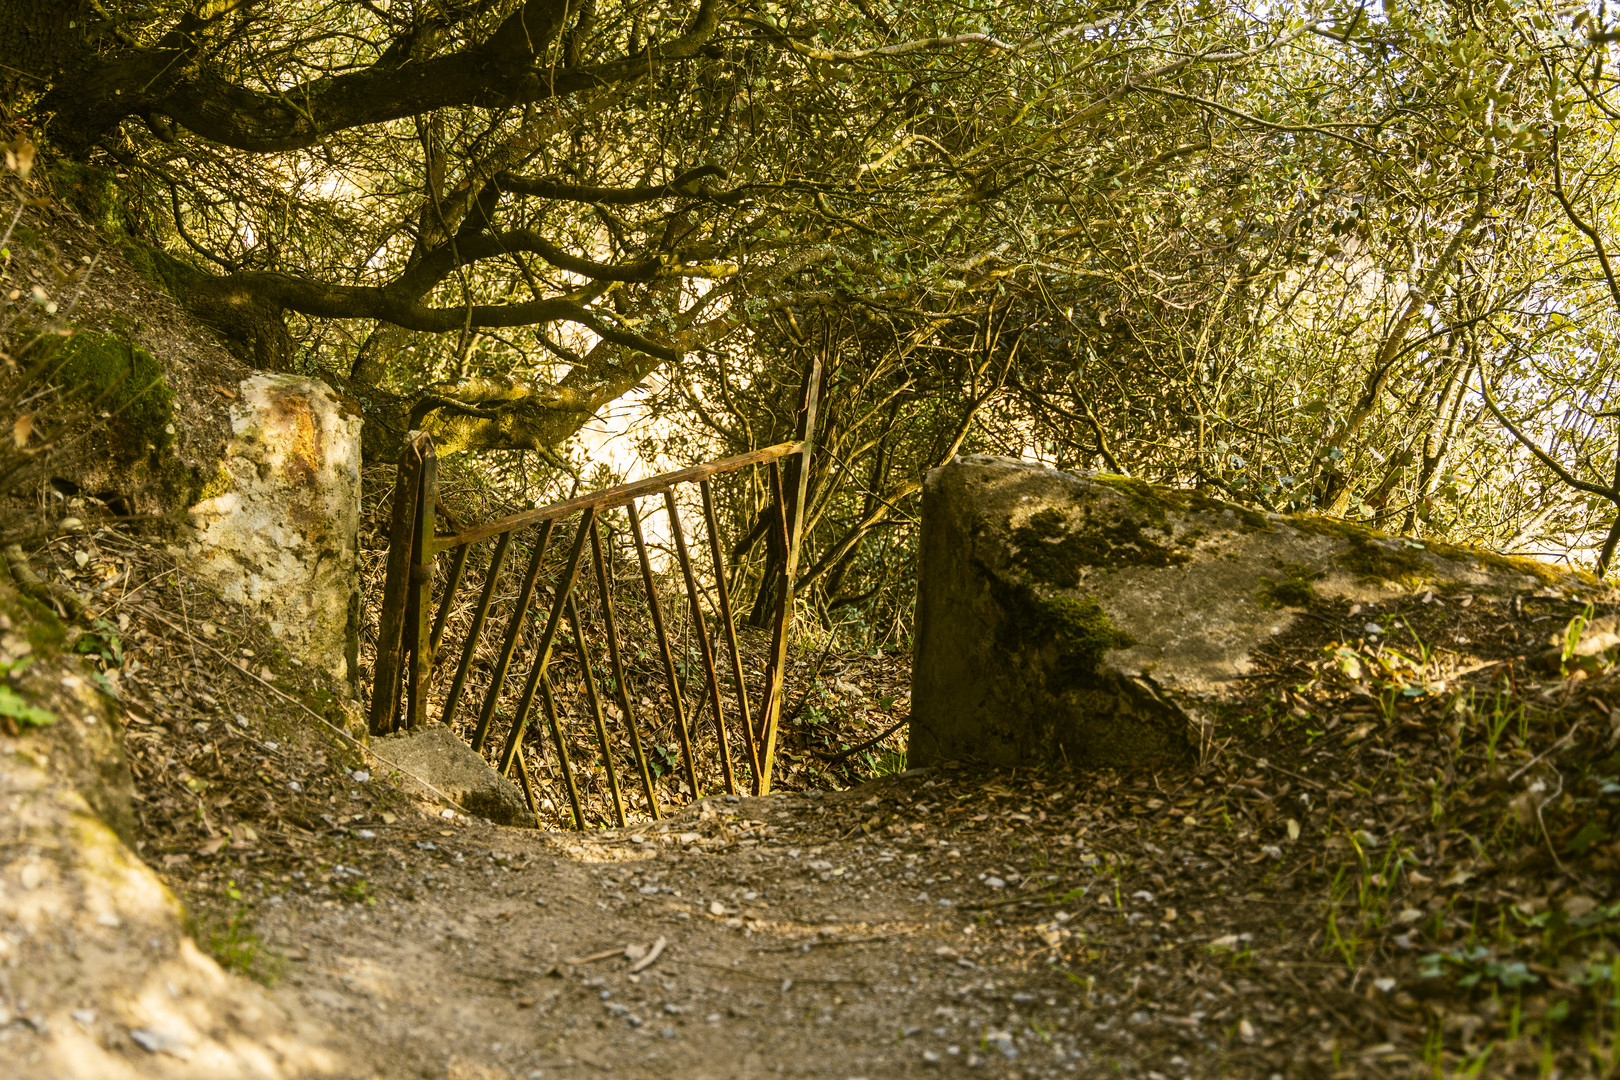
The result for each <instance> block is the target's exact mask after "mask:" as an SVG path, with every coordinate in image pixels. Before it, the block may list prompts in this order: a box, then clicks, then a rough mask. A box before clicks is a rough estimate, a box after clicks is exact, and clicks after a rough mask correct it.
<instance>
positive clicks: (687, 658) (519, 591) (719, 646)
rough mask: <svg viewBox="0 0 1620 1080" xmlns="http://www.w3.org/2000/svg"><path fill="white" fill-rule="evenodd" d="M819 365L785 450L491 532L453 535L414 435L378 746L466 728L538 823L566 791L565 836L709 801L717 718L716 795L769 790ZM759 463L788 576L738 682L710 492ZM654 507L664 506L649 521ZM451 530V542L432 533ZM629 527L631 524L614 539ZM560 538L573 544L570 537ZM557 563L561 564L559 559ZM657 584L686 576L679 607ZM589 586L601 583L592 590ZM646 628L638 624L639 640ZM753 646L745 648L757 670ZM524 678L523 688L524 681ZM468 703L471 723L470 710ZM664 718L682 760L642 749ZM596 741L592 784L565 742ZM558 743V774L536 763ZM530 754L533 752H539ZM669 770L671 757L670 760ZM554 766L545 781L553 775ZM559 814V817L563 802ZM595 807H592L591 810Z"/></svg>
mask: <svg viewBox="0 0 1620 1080" xmlns="http://www.w3.org/2000/svg"><path fill="white" fill-rule="evenodd" d="M819 367H820V365H819V364H816V365H813V366H812V368H811V370H810V371H809V372H807V375H806V379H805V383H804V388H803V390H802V391H801V395H800V403H799V419H798V430H797V437H796V439H795V440H794V441H793V442H787V443H781V444H778V445H776V446H769V447H765V448H764V449H760V450H755V451H752V452H750V453H747V454H740V455H738V456H736V457H730V458H724V459H722V460H719V461H712V462H709V463H707V464H704V465H697V466H694V467H692V468H688V469H681V470H678V471H676V472H670V473H664V474H663V475H660V476H653V477H649V478H648V479H645V480H638V481H636V482H634V483H630V484H625V485H622V486H619V487H614V488H608V489H605V490H601V491H595V492H591V493H590V494H587V495H581V496H578V497H576V498H572V499H567V500H564V501H562V502H557V503H553V504H551V505H549V506H543V507H540V508H538V509H535V510H529V511H525V512H523V513H519V514H513V515H511V516H509V517H505V518H501V519H499V520H496V521H490V522H486V523H484V524H480V525H471V526H461V525H459V524H457V523H455V522H453V521H450V520H449V519H448V515H445V514H444V513H443V511H442V508H441V507H440V505H439V499H438V468H437V460H436V458H435V455H434V450H433V441H432V439H431V438H429V437H428V436H427V435H426V434H425V433H422V432H412V433H411V435H410V436H409V438H408V439H407V445H406V448H405V452H404V454H403V456H402V457H401V460H400V464H399V472H398V478H397V480H396V482H395V487H394V499H393V518H392V525H391V528H390V531H389V541H388V562H387V571H386V574H385V576H384V582H383V596H382V609H381V614H380V617H379V626H378V640H377V654H376V661H375V668H374V671H373V681H372V696H371V712H370V724H371V731H372V733H373V734H387V733H390V732H394V731H398V730H401V729H405V728H413V727H416V726H418V725H421V724H424V723H428V722H429V721H430V720H438V721H441V722H443V723H444V724H446V725H448V726H450V727H451V728H452V730H456V729H457V728H458V726H459V727H461V728H463V729H465V730H466V731H467V734H466V738H467V741H468V742H469V743H470V744H471V746H472V747H473V749H474V750H477V751H479V752H480V753H483V754H485V755H486V757H488V756H490V754H491V751H493V752H494V753H493V764H494V767H495V769H496V770H497V771H498V772H500V773H501V774H502V775H503V776H510V775H512V774H513V773H514V771H515V773H516V779H517V781H518V783H519V785H520V787H521V788H522V790H523V794H524V797H525V798H526V799H527V800H528V803H529V807H530V809H531V810H532V811H534V812H535V814H536V820H537V822H542V821H543V820H544V818H545V816H546V815H545V813H544V811H545V809H546V808H547V802H548V799H549V796H547V794H546V790H547V789H548V788H550V789H553V790H556V789H560V790H559V791H557V794H559V795H560V796H561V797H562V798H564V799H566V801H567V803H568V808H569V811H570V814H571V817H572V822H573V825H574V827H575V828H580V829H583V828H585V827H586V824H587V819H588V818H601V819H604V821H605V820H611V822H612V823H613V824H617V825H624V824H626V823H627V821H628V820H629V817H630V815H631V814H632V813H636V812H642V813H645V815H646V816H648V817H651V818H657V817H659V816H661V814H662V812H663V811H662V807H661V805H660V802H661V800H660V797H659V796H660V790H662V792H663V794H664V797H665V799H669V798H671V797H672V796H673V797H675V798H680V797H682V796H684V797H685V798H686V799H693V798H698V797H701V795H702V794H703V785H702V784H701V782H700V777H699V767H698V766H699V754H698V750H699V747H698V746H697V745H695V744H696V743H697V741H698V736H699V734H700V733H699V732H698V731H696V730H694V727H695V726H696V725H697V724H698V723H699V721H700V720H701V718H702V715H703V713H704V712H705V710H707V711H708V712H709V714H710V720H709V723H708V724H707V725H706V729H708V730H712V733H713V735H714V740H715V743H716V745H715V747H714V749H715V752H716V753H715V756H716V757H717V759H718V769H719V774H720V775H719V777H718V781H719V784H720V786H722V787H723V788H724V790H725V792H726V793H727V794H737V793H738V778H737V771H738V767H739V766H741V767H742V768H745V769H746V770H747V773H748V776H747V784H748V787H749V790H750V791H751V792H752V793H753V794H756V795H761V794H765V793H767V792H769V791H770V788H771V770H772V765H773V763H774V761H775V756H776V739H777V725H778V723H779V721H780V719H781V712H782V684H783V678H784V676H785V674H786V663H787V648H788V638H789V634H790V632H791V630H792V621H793V581H794V578H795V576H796V572H797V565H798V561H799V547H800V539H801V532H802V522H803V518H804V505H805V490H806V483H807V480H808V475H809V458H810V447H811V439H812V435H813V432H814V431H815V417H816V399H817V396H818V390H819V386H818V383H819V381H820V370H819ZM750 469H764V470H765V471H766V473H767V475H766V476H765V477H764V478H763V481H764V484H765V485H766V488H765V490H766V494H767V497H768V504H767V509H766V511H765V514H766V516H767V520H766V521H765V522H763V523H762V524H763V525H764V526H765V530H766V532H767V533H768V534H770V536H769V540H770V546H771V547H772V548H773V549H774V554H775V558H776V561H777V568H778V572H777V573H774V574H772V575H769V576H768V577H767V579H766V582H765V584H763V585H761V588H774V597H769V596H768V597H767V598H766V599H767V600H768V602H769V603H770V609H769V610H770V613H771V616H772V617H771V619H770V640H769V646H768V648H766V649H765V650H764V663H763V670H762V671H759V672H758V674H759V675H760V678H759V679H758V681H757V683H755V684H754V685H752V686H751V685H750V683H751V680H750V679H749V678H748V672H747V670H746V669H747V667H748V663H747V658H748V654H747V652H746V651H745V650H744V649H743V648H742V647H741V645H742V644H743V642H742V641H741V640H740V637H739V633H738V627H737V620H736V618H735V613H734V611H733V606H732V596H731V589H732V582H731V581H730V580H729V579H730V577H731V575H730V573H729V570H730V568H729V567H728V562H727V558H726V553H727V550H728V549H727V547H726V545H725V544H724V543H723V542H722V536H721V528H720V522H719V520H718V519H717V517H716V513H715V499H714V492H713V488H712V486H711V481H713V480H714V479H716V478H718V477H723V476H728V475H731V474H739V473H743V471H744V470H750ZM758 479H759V478H758V477H755V480H756V481H758ZM694 487H695V488H696V489H697V499H696V500H695V502H696V503H697V504H699V505H700V506H701V518H702V524H701V526H700V527H699V528H698V529H697V531H698V532H701V533H702V534H703V535H704V538H705V539H706V541H707V543H706V544H705V545H703V546H705V547H706V548H707V560H706V561H707V564H708V566H707V569H708V571H709V573H708V576H707V579H706V580H705V577H704V575H703V573H702V571H703V566H702V561H701V560H697V559H694V558H693V552H692V551H691V550H690V549H689V548H688V544H687V539H686V538H687V534H688V528H687V524H686V523H685V522H683V513H682V507H681V501H682V500H681V498H680V496H681V495H683V494H686V495H687V496H688V502H693V501H694V500H691V499H690V492H691V490H692V488H694ZM642 500H656V501H658V502H661V504H662V506H661V509H662V513H663V517H664V518H665V527H666V530H667V536H668V545H667V546H668V548H669V549H670V552H669V554H670V558H671V565H670V566H669V567H668V572H667V573H666V574H664V575H660V574H659V573H657V572H656V571H655V568H654V565H653V558H652V556H651V554H650V553H649V544H648V540H647V537H646V534H645V530H644V529H643V524H644V518H643V517H642V512H643V511H642V506H641V501H642ZM658 509H659V508H658V507H656V506H655V507H654V508H653V510H652V513H656V512H657V510H658ZM691 512H695V511H689V513H691ZM441 520H442V521H444V522H445V524H446V525H447V526H448V529H447V531H441ZM621 521H622V523H623V526H624V528H620V527H619V523H620V522H621ZM565 534H566V535H567V541H566V543H565V544H564V543H562V542H560V541H561V540H562V538H563V536H564V535H565ZM625 537H628V540H629V544H628V546H629V547H633V550H634V553H635V558H634V563H633V565H634V567H635V568H636V569H639V577H640V585H641V597H640V604H639V605H637V606H638V607H640V608H641V609H642V610H641V611H640V612H631V613H629V614H630V615H631V618H629V619H627V618H626V617H625V613H621V612H619V611H616V610H615V606H614V605H615V602H616V601H619V600H622V599H623V598H624V597H625V595H626V594H627V592H633V590H626V589H623V588H617V587H615V585H614V582H613V580H612V579H613V576H614V570H615V568H617V567H620V566H630V565H632V564H631V560H630V559H629V558H628V553H626V552H623V551H622V548H623V547H624V546H625V545H623V544H622V543H621V542H620V541H622V540H623V538H625ZM525 547H526V548H527V551H528V557H527V561H526V564H525V568H524V570H523V571H522V574H521V577H519V578H517V579H516V590H515V592H512V591H511V590H510V589H508V591H507V592H506V593H504V594H503V593H502V591H501V590H502V583H503V581H506V582H507V584H508V585H510V583H511V581H510V579H509V577H503V573H502V571H503V569H504V568H505V567H506V564H507V563H508V562H509V561H514V562H515V560H511V559H509V556H510V555H511V554H512V553H513V552H514V550H517V551H521V550H522V549H523V548H525ZM587 548H588V549H589V552H590V554H589V556H588V557H587V555H586V550H587ZM563 552H566V554H563V556H562V557H561V558H558V557H557V556H558V555H559V554H562V553H563ZM445 553H448V554H449V560H448V567H447V569H446V571H445V573H444V574H443V577H442V581H441V580H438V575H437V573H436V562H437V559H438V556H439V555H441V554H445ZM621 556H622V557H621ZM587 562H588V563H589V565H590V570H589V572H587V571H586V569H585V565H586V563H587ZM469 568H477V569H482V584H481V586H480V587H479V588H478V590H477V591H476V593H472V592H468V593H467V594H466V595H463V590H462V582H463V579H464V578H466V577H467V576H468V571H469ZM630 572H631V573H633V571H630ZM474 576H477V574H476V569H475V571H474ZM661 577H664V578H670V579H673V578H676V577H678V578H679V583H678V586H677V587H676V588H672V589H671V591H672V592H676V593H677V596H676V602H675V603H674V604H671V603H670V601H668V600H666V599H661V597H660V584H661V581H660V579H661ZM582 578H588V579H591V584H590V585H587V584H585V583H584V582H582V580H581V579H582ZM435 593H437V603H435V599H434V597H435ZM582 601H584V602H583V603H582ZM682 601H684V615H685V619H684V631H683V632H682V633H680V634H679V635H677V633H676V632H675V629H674V628H673V627H672V626H671V625H670V612H669V611H668V610H666V609H668V608H671V607H678V606H679V605H680V603H681V602H682ZM531 613H543V615H544V621H543V622H542V621H541V620H540V619H539V618H538V617H536V618H531ZM503 615H504V625H503V626H502V627H501V630H500V632H499V634H498V636H492V635H491V634H490V631H492V630H493V628H494V627H495V625H496V624H498V623H501V622H502V616H503ZM637 615H640V616H642V617H643V618H644V619H645V622H644V623H642V624H640V625H639V626H638V625H636V623H637V619H636V616H637ZM590 616H594V618H592V617H590ZM565 623H566V624H567V630H568V633H567V634H566V635H565V634H564V633H563V629H564V624H565ZM447 631H450V632H449V633H448V634H447ZM447 636H448V637H450V638H451V640H450V641H446V637H447ZM649 638H650V640H648V639H649ZM593 639H594V641H593ZM458 646H459V647H458ZM721 650H723V652H724V654H725V658H726V662H725V669H724V671H722V668H721V662H720V661H719V660H718V659H717V653H718V652H720V651H721ZM759 651H760V650H758V649H755V650H754V653H755V658H756V659H757V654H758V653H759ZM604 654H605V656H604ZM604 659H605V663H603V661H604ZM694 659H695V661H696V663H693V662H692V661H693V660H694ZM452 660H453V661H454V666H453V667H452V666H451V663H450V661H452ZM524 661H526V665H525V663H524ZM558 665H565V666H570V667H572V669H573V670H574V672H575V673H576V674H577V675H578V678H577V679H573V680H569V681H568V682H567V683H566V685H565V686H563V687H561V688H559V687H558V686H557V685H555V680H554V679H553V678H552V675H553V672H554V670H555V669H556V667H557V666H558ZM524 666H526V667H527V674H526V675H525V676H523V677H522V679H521V681H519V678H518V674H519V672H520V671H521V670H522V668H523V667H524ZM756 670H757V667H756ZM698 675H700V676H701V682H702V685H701V687H699V688H698V690H697V692H696V693H695V694H691V693H688V692H687V691H689V690H690V689H691V683H692V681H693V680H694V678H696V677H697V676H698ZM479 685H482V688H483V691H482V694H481V695H480V694H479V693H478V690H477V688H478V686H479ZM728 690H729V693H728V692H727V691H728ZM693 697H695V698H697V699H698V700H697V701H696V702H695V704H692V703H690V700H689V699H690V698H693ZM751 698H752V701H751V700H750V699H751ZM475 699H476V708H477V712H476V713H473V712H472V709H473V707H474V705H475ZM655 699H656V700H655ZM537 700H538V703H539V707H540V712H541V715H542V716H543V718H544V732H543V733H542V738H540V739H526V738H525V735H526V733H527V732H528V731H529V730H530V727H531V724H530V720H531V714H532V712H533V709H534V705H535V703H536V701H537ZM756 702H757V704H756ZM575 713H578V714H581V723H580V724H577V725H570V724H569V723H568V721H569V719H570V718H571V717H572V716H573V715H574V714H575ZM654 721H662V722H661V723H657V725H656V727H657V730H658V731H662V732H664V733H665V734H666V735H672V736H673V739H674V745H678V755H676V754H672V753H670V752H668V750H667V749H664V750H663V752H662V754H660V749H661V748H660V747H659V746H658V745H657V739H656V738H655V737H649V736H650V735H653V734H655V733H654V732H651V731H650V730H649V729H648V728H647V726H646V724H647V723H651V722H654ZM586 728H588V730H587V735H586V740H585V741H586V742H587V745H589V744H594V749H595V750H596V751H598V752H599V754H600V757H599V760H598V763H597V764H598V765H599V766H600V769H599V770H598V769H597V768H595V767H585V768H577V767H576V766H575V765H574V764H573V762H572V760H571V752H570V748H569V743H570V742H571V741H576V742H577V741H578V740H577V739H575V740H571V739H570V737H569V736H570V733H571V732H573V733H577V731H578V730H581V729H586ZM547 744H549V750H550V754H551V760H550V761H549V762H547V761H546V760H545V749H546V746H547ZM536 752H538V754H539V757H538V758H534V755H535V754H536ZM677 757H678V761H677V760H672V759H674V758H677ZM532 758H534V764H532V765H531V759H532ZM626 759H628V760H626ZM705 760H707V759H705ZM622 764H628V765H629V766H631V767H632V768H633V770H634V772H635V786H636V787H637V788H639V789H640V790H639V793H637V794H638V796H639V798H638V799H636V801H640V802H641V803H642V806H641V807H640V808H637V807H633V806H627V801H630V800H627V797H626V792H625V790H624V787H623V786H622V785H621V784H620V776H621V772H622V770H621V765H622ZM547 769H549V771H550V773H551V779H550V781H549V782H548V781H547V780H546V777H545V775H544V774H545V771H546V770H547ZM677 769H678V772H677ZM582 781H583V783H582ZM681 781H684V788H685V790H684V791H682V790H681V788H682V783H681ZM550 803H551V806H552V807H558V806H559V801H558V800H550ZM597 806H600V808H601V811H600V813H598V812H595V807H597Z"/></svg>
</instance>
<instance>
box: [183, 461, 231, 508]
mask: <svg viewBox="0 0 1620 1080" xmlns="http://www.w3.org/2000/svg"><path fill="white" fill-rule="evenodd" d="M235 487H236V477H235V476H233V475H232V474H231V470H229V469H227V468H226V467H225V466H224V464H223V463H221V464H220V465H219V466H218V467H217V468H215V469H214V472H213V474H212V475H211V476H209V477H208V478H207V479H206V480H204V481H202V482H201V483H200V484H198V485H197V488H196V493H195V497H194V498H192V499H191V500H190V501H191V502H192V503H199V502H202V501H203V500H204V499H217V498H219V497H220V496H221V495H224V494H226V493H228V492H230V491H231V490H233V489H234V488H235Z"/></svg>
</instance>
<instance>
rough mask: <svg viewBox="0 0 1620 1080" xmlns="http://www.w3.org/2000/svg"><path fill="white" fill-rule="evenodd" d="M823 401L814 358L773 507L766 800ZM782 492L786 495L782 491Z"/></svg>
mask: <svg viewBox="0 0 1620 1080" xmlns="http://www.w3.org/2000/svg"><path fill="white" fill-rule="evenodd" d="M820 398H821V356H820V355H819V354H815V353H812V354H811V357H810V363H809V365H808V367H807V368H806V369H805V373H804V387H803V389H802V390H801V391H800V395H799V428H798V433H797V436H798V438H797V441H798V443H799V445H800V447H801V449H800V450H799V452H798V453H797V454H794V455H792V456H790V457H789V458H788V459H787V470H786V471H787V476H786V478H785V483H784V485H783V487H782V488H778V489H777V505H778V507H779V512H780V513H781V514H782V517H783V519H784V521H783V524H784V525H785V528H786V532H787V536H786V539H787V553H786V558H785V559H784V560H783V564H782V580H781V581H780V582H779V583H778V584H777V587H776V625H775V626H774V627H773V628H772V631H771V652H770V658H769V660H768V661H767V665H766V668H765V700H764V702H763V703H762V705H761V708H760V725H761V730H760V739H759V744H760V748H759V771H758V772H757V773H755V774H754V794H756V795H769V794H770V792H771V771H772V769H773V767H774V766H775V765H776V729H777V725H778V724H779V723H780V722H781V719H782V682H783V679H784V678H786V676H787V647H788V633H789V631H790V630H791V629H792V627H793V586H794V581H795V579H796V578H797V577H798V576H799V548H800V547H801V546H802V545H801V541H802V540H803V539H804V503H805V494H806V492H807V491H808V489H809V484H810V451H811V444H812V443H813V441H814V440H815V435H816V407H817V404H818V403H819V401H820ZM784 489H785V490H784Z"/></svg>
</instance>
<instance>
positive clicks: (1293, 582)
mask: <svg viewBox="0 0 1620 1080" xmlns="http://www.w3.org/2000/svg"><path fill="white" fill-rule="evenodd" d="M1255 596H1256V597H1257V598H1258V599H1259V600H1260V603H1261V605H1262V606H1264V607H1310V606H1311V603H1312V602H1313V601H1314V600H1315V599H1316V588H1315V586H1313V585H1312V584H1311V579H1310V577H1308V576H1304V575H1296V576H1294V577H1286V578H1270V577H1267V576H1266V575H1264V574H1261V575H1260V587H1259V588H1258V589H1256V590H1255Z"/></svg>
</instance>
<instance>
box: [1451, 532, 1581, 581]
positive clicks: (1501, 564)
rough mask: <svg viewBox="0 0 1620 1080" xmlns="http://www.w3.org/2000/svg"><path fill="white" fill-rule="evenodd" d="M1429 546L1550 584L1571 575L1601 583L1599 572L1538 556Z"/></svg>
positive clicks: (1577, 578) (1564, 579) (1573, 577)
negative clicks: (1544, 560) (1545, 560)
mask: <svg viewBox="0 0 1620 1080" xmlns="http://www.w3.org/2000/svg"><path fill="white" fill-rule="evenodd" d="M1429 550H1430V551H1432V552H1434V553H1435V554H1436V555H1439V556H1442V557H1443V558H1447V559H1457V560H1459V561H1467V560H1468V559H1477V560H1479V562H1480V563H1481V564H1482V565H1485V566H1488V567H1490V568H1491V569H1493V570H1503V571H1507V572H1508V573H1514V574H1524V575H1526V576H1528V577H1533V578H1535V579H1536V580H1537V581H1539V582H1541V584H1543V585H1548V586H1554V587H1558V586H1563V585H1567V584H1569V583H1570V580H1571V579H1573V580H1575V581H1578V582H1580V583H1581V584H1582V585H1586V586H1589V587H1593V588H1595V587H1597V586H1599V585H1600V584H1602V583H1601V582H1600V581H1599V580H1598V578H1597V575H1596V574H1593V573H1591V572H1590V571H1587V570H1577V569H1575V568H1573V567H1567V566H1552V565H1549V564H1548V563H1544V562H1541V561H1539V560H1536V559H1526V558H1524V557H1522V556H1518V555H1500V554H1498V553H1497V552H1494V551H1485V550H1483V549H1481V548H1473V547H1466V546H1464V545H1461V544H1445V543H1436V542H1430V543H1429Z"/></svg>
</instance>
